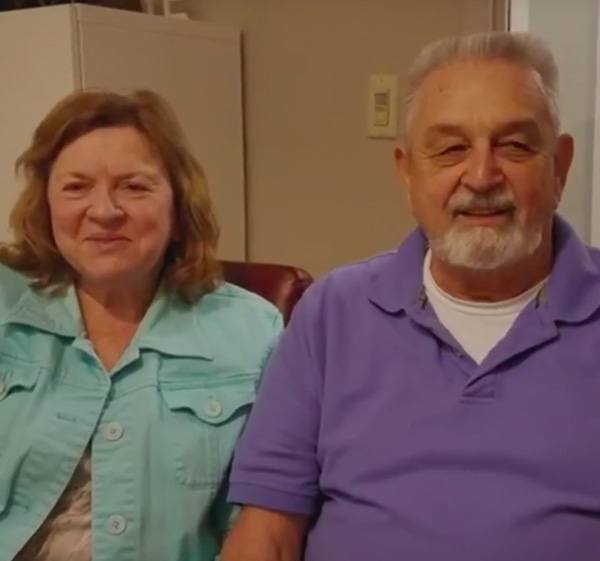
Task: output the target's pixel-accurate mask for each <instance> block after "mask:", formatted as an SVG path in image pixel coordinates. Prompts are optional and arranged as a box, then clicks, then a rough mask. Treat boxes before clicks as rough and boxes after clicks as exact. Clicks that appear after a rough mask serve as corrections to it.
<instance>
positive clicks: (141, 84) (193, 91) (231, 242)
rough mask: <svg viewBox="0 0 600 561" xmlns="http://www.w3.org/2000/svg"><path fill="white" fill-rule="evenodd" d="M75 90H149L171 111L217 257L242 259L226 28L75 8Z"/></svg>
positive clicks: (236, 98) (236, 114)
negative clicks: (197, 180)
mask: <svg viewBox="0 0 600 561" xmlns="http://www.w3.org/2000/svg"><path fill="white" fill-rule="evenodd" d="M76 10H77V22H78V34H79V45H80V52H79V55H80V65H81V66H80V75H81V80H82V86H83V87H110V88H113V89H117V90H131V89H134V88H151V89H153V90H155V91H157V92H158V93H160V94H162V95H163V96H164V97H165V98H166V99H167V100H168V101H169V102H170V103H171V104H172V105H173V107H174V109H175V111H176V113H177V115H178V117H179V119H180V120H181V123H182V125H183V127H184V129H185V132H186V134H187V136H188V138H189V140H190V143H191V145H192V148H193V150H194V153H195V155H196V156H197V158H198V159H199V161H200V163H201V164H202V165H203V167H204V169H205V172H206V175H207V178H208V184H209V188H210V191H211V195H212V198H213V200H214V202H215V206H216V209H217V214H218V217H219V222H220V224H221V230H222V234H221V243H220V250H219V254H220V256H221V257H222V258H228V259H243V258H244V257H245V254H246V248H245V203H244V159H243V157H244V156H243V154H244V153H243V132H242V130H243V129H242V83H241V52H240V35H239V33H238V32H236V31H233V30H231V28H228V27H222V26H214V25H206V24H202V23H200V22H190V21H182V20H179V19H171V18H166V17H160V16H151V15H147V14H141V13H135V12H125V11H119V10H110V9H106V8H98V7H96V6H82V5H79V6H77V8H76Z"/></svg>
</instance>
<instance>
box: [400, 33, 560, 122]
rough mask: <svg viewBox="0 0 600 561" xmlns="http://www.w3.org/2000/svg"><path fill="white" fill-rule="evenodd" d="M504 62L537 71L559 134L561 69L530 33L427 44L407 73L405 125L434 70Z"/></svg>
mask: <svg viewBox="0 0 600 561" xmlns="http://www.w3.org/2000/svg"><path fill="white" fill-rule="evenodd" d="M477 59H483V60H490V59H502V60H507V61H509V62H514V63H516V64H520V65H522V66H523V67H525V68H529V69H531V70H533V71H534V73H535V75H536V78H537V80H538V85H539V87H540V89H541V91H542V94H543V95H544V97H545V98H546V100H547V103H548V111H549V114H550V120H551V124H552V128H553V129H554V132H555V134H558V133H559V131H560V118H559V112H558V69H557V67H556V62H555V60H554V57H553V56H552V53H551V52H550V50H549V49H548V47H547V46H546V44H545V43H544V42H543V41H542V40H541V39H539V38H538V37H535V36H534V35H531V34H529V33H522V32H520V33H511V32H508V31H490V32H485V33H476V34H473V35H466V36H463V37H448V38H445V39H440V40H438V41H435V42H433V43H431V44H429V45H427V46H426V47H425V48H424V49H423V50H422V51H421V52H420V53H419V54H418V55H417V58H416V59H415V61H414V62H413V65H412V67H411V69H410V70H409V73H408V93H407V97H406V119H405V125H406V128H407V129H408V126H409V123H410V120H411V118H412V112H413V105H414V103H413V102H414V99H415V96H416V94H417V91H418V90H419V87H420V86H421V84H422V83H423V81H424V80H425V78H426V77H427V76H428V75H429V74H430V73H431V72H433V71H434V70H437V69H439V68H442V67H444V66H447V65H449V64H452V63H455V62H462V61H466V60H477Z"/></svg>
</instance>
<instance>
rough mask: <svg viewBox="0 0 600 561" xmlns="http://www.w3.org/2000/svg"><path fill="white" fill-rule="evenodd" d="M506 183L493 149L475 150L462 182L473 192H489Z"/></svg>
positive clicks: (487, 147) (472, 152) (470, 156)
mask: <svg viewBox="0 0 600 561" xmlns="http://www.w3.org/2000/svg"><path fill="white" fill-rule="evenodd" d="M503 181H504V173H503V171H502V169H501V168H500V166H499V164H498V161H497V158H496V156H495V154H494V151H493V149H492V147H489V146H486V147H480V148H474V149H473V150H472V151H471V154H469V158H468V160H467V169H466V171H465V174H464V175H463V178H462V182H463V184H464V186H465V187H467V188H469V189H471V190H472V191H479V192H483V191H488V190H489V189H494V188H496V187H498V185H500V184H501V183H502V182H503Z"/></svg>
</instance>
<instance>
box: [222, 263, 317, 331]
mask: <svg viewBox="0 0 600 561" xmlns="http://www.w3.org/2000/svg"><path fill="white" fill-rule="evenodd" d="M222 265H223V276H224V277H225V280H226V281H227V282H230V283H233V284H237V285H238V286H241V287H242V288H245V289H246V290H250V291H251V292H255V293H256V294H259V295H260V296H262V297H263V298H265V299H266V300H269V301H270V302H272V303H273V304H274V305H275V306H276V307H277V308H278V309H279V311H280V312H281V314H282V315H283V321H284V323H286V324H287V322H288V321H289V319H290V315H291V313H292V310H293V309H294V306H295V305H296V302H298V300H299V299H300V296H302V294H303V293H304V291H305V290H306V289H307V288H308V286H309V285H310V284H311V283H312V282H313V278H312V277H311V275H310V274H309V273H308V272H306V271H305V270H304V269H300V268H298V267H292V266H289V265H275V264H272V263H248V262H242V261H223V262H222Z"/></svg>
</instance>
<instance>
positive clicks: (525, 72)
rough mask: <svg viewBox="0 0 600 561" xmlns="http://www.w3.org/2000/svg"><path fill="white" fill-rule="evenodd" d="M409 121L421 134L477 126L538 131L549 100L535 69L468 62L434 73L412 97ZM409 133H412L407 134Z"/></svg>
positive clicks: (495, 62) (496, 61)
mask: <svg viewBox="0 0 600 561" xmlns="http://www.w3.org/2000/svg"><path fill="white" fill-rule="evenodd" d="M412 112H413V115H412V119H411V121H415V122H417V123H418V124H419V125H420V126H419V129H421V132H422V131H423V130H424V129H429V128H430V127H432V126H437V127H438V128H444V127H445V128H446V129H448V128H449V127H450V126H466V125H468V124H469V123H470V124H473V123H476V122H477V121H480V122H483V123H484V124H485V125H486V126H490V127H493V128H498V127H504V126H506V127H510V126H516V125H517V124H518V125H519V126H520V127H522V128H525V127H529V128H530V129H532V128H540V127H541V126H542V121H543V120H545V119H546V117H547V101H546V99H545V98H544V96H543V93H542V91H541V89H540V87H539V82H538V80H537V79H536V74H535V72H534V71H533V70H530V69H528V68H525V67H523V66H521V65H519V64H516V63H512V62H509V61H504V60H500V59H491V60H479V59H477V60H468V61H460V62H454V63H451V64H448V65H446V66H444V67H442V68H439V69H436V70H434V71H432V72H431V73H430V74H429V75H428V76H427V77H426V78H425V79H424V81H423V83H422V84H421V86H420V87H419V89H418V90H417V92H416V95H415V99H414V108H413V111H412ZM407 132H409V133H410V130H409V131H407Z"/></svg>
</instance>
